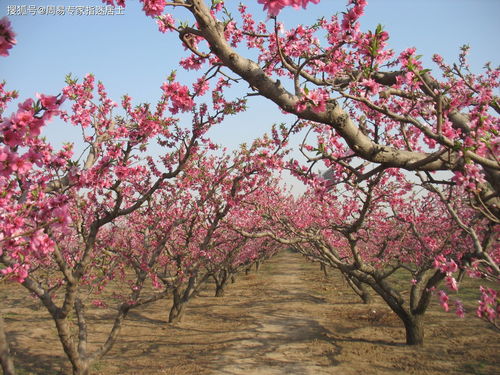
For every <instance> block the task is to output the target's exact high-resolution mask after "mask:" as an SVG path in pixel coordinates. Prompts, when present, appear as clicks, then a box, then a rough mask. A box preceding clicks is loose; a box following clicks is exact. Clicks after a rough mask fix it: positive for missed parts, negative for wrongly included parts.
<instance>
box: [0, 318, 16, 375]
mask: <svg viewBox="0 0 500 375" xmlns="http://www.w3.org/2000/svg"><path fill="white" fill-rule="evenodd" d="M0 362H1V364H2V370H3V373H4V375H15V374H16V370H15V368H14V361H13V360H12V356H11V355H10V347H9V342H8V341H7V335H6V334H5V323H4V321H3V317H2V316H1V315H0Z"/></svg>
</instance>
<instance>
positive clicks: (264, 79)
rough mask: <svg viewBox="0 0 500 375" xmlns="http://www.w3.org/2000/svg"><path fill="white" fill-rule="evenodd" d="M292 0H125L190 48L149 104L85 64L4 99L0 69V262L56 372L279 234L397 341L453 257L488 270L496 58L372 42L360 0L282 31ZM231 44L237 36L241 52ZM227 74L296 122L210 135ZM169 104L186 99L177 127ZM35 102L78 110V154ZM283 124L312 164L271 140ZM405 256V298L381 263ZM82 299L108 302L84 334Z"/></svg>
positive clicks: (493, 233)
mask: <svg viewBox="0 0 500 375" xmlns="http://www.w3.org/2000/svg"><path fill="white" fill-rule="evenodd" d="M105 2H106V3H110V4H114V3H115V1H113V0H108V1H105ZM308 2H309V1H307V0H303V1H279V0H268V1H264V0H259V3H262V4H264V6H265V9H267V10H268V12H269V17H270V20H269V21H268V22H267V23H264V22H259V23H257V22H256V21H254V19H253V16H252V15H250V14H249V13H247V11H246V8H245V6H243V5H240V6H239V7H238V12H239V14H240V17H239V19H236V18H234V17H232V16H231V14H234V12H231V9H229V10H228V9H226V6H225V4H224V2H223V1H213V2H212V3H211V4H207V3H206V2H205V1H202V0H175V1H172V2H165V1H163V0H144V1H142V3H143V5H144V11H145V13H146V14H147V15H148V16H152V17H156V19H157V23H158V25H159V28H160V31H161V32H175V33H177V34H178V35H179V37H180V39H181V41H182V43H183V45H184V47H186V49H187V51H188V54H189V55H188V56H187V57H186V58H184V59H183V60H182V61H181V62H180V64H181V65H182V66H183V67H184V68H185V69H188V70H196V71H199V72H201V73H199V76H198V77H196V78H197V79H196V80H194V81H195V82H196V83H195V84H193V86H192V87H191V88H189V87H188V86H186V85H183V84H181V83H179V82H177V80H176V77H175V75H171V76H170V77H169V78H168V80H167V81H166V82H165V83H164V84H163V85H162V92H163V95H162V97H161V98H160V100H159V101H158V104H157V106H156V108H154V109H152V107H151V106H150V105H145V104H138V105H136V106H133V105H132V99H131V98H130V97H128V96H125V97H124V98H123V100H122V103H121V108H120V109H119V110H118V108H116V107H118V106H117V104H116V103H114V102H113V101H112V100H110V99H109V98H108V96H107V94H106V91H105V89H104V86H103V85H102V84H101V83H100V82H99V83H97V84H96V82H95V81H94V78H93V76H92V75H88V76H86V77H85V79H84V80H83V82H81V83H79V82H78V81H77V80H75V79H73V78H71V77H67V86H66V87H65V88H64V89H63V90H62V93H61V94H60V95H57V96H45V95H40V96H39V97H38V98H36V99H29V100H26V101H24V102H22V103H20V104H19V107H18V109H17V111H16V112H14V113H13V114H12V115H10V116H3V112H4V110H5V108H6V106H7V104H8V103H9V102H11V101H12V100H13V99H15V98H16V96H17V93H15V92H13V91H7V90H6V88H5V85H2V86H1V92H0V94H1V100H0V103H1V108H0V109H1V112H2V116H3V117H2V124H1V126H0V141H1V142H2V148H1V149H0V174H1V180H0V185H1V187H2V196H1V197H0V207H1V224H2V226H1V232H0V244H1V248H0V262H1V264H2V266H1V267H2V268H1V274H2V276H1V277H2V278H3V279H4V280H8V281H17V282H19V283H20V284H21V285H22V286H23V287H24V288H25V289H27V291H28V292H29V293H31V294H33V295H35V296H36V297H37V298H38V299H39V300H40V301H41V303H42V304H43V306H44V307H45V308H46V310H47V312H48V313H49V314H50V316H51V317H52V318H53V320H54V323H55V325H56V328H57V332H58V336H59V339H60V341H61V344H62V347H63V349H64V352H65V353H66V355H67V357H68V359H69V361H70V362H71V365H72V368H73V373H74V374H88V373H89V371H90V370H89V369H90V365H91V364H92V363H93V362H94V361H95V360H98V359H99V358H102V356H104V355H105V354H106V353H107V352H108V351H109V350H110V349H111V347H112V345H113V344H114V343H115V342H116V340H117V339H118V337H119V330H120V327H121V326H122V324H123V322H124V319H125V318H126V317H127V314H128V312H129V311H130V310H131V309H134V308H138V307H140V306H143V305H146V304H148V303H151V302H154V301H158V300H160V299H166V298H168V299H170V300H171V304H170V305H168V308H167V306H166V313H165V316H166V319H168V321H170V322H175V321H177V320H179V319H180V318H181V317H182V314H183V311H184V309H185V306H186V304H187V303H188V301H189V300H190V299H191V298H192V297H193V296H195V295H196V293H197V292H198V291H199V288H200V287H201V286H202V285H204V283H205V282H206V281H207V280H208V279H209V278H213V279H214V280H215V284H216V287H217V294H219V295H220V294H222V293H223V288H224V285H225V283H226V282H227V280H228V279H229V278H230V275H231V274H234V273H235V272H237V271H238V270H239V269H241V267H246V266H247V265H248V264H250V263H251V262H253V261H257V260H259V259H261V258H265V257H267V256H270V255H272V254H273V253H274V252H275V251H276V250H277V249H279V248H280V247H283V245H286V246H291V247H293V248H295V249H297V250H298V251H300V252H301V253H302V254H304V255H305V256H306V257H308V258H310V259H313V260H316V261H319V262H321V263H322V264H325V265H328V266H331V267H333V268H335V269H337V270H339V271H340V272H341V273H342V274H343V275H344V276H345V277H346V279H347V280H348V281H349V283H350V285H352V286H353V289H354V291H355V292H357V293H358V294H359V295H360V296H361V297H362V298H363V299H364V300H365V301H367V300H368V299H369V295H370V291H369V290H372V291H374V292H375V293H377V294H378V295H379V296H380V297H382V299H383V300H384V301H385V302H386V303H387V305H388V306H389V307H390V308H391V309H392V310H393V311H394V312H395V313H396V314H397V315H398V317H399V318H400V319H401V320H402V323H403V324H404V326H405V328H406V342H407V343H408V344H421V343H423V332H424V329H423V315H424V313H425V311H426V309H427V307H428V306H429V302H430V300H431V297H432V295H433V294H437V295H438V296H439V299H440V301H441V304H442V305H443V307H444V308H445V309H448V308H449V307H448V304H449V301H448V296H447V294H446V292H444V291H443V290H439V291H438V289H439V288H440V284H441V282H442V281H443V280H444V281H445V284H446V285H447V287H448V288H450V289H451V290H456V289H457V288H458V284H457V279H456V278H455V276H456V275H457V274H456V272H458V271H459V272H460V273H461V274H464V273H467V274H468V275H470V276H474V277H483V278H489V279H491V280H494V281H498V275H499V267H498V261H499V258H500V251H499V245H498V222H499V205H498V202H499V196H498V191H499V188H500V185H499V178H500V177H499V176H500V174H499V173H500V164H499V162H498V159H497V155H498V149H499V141H500V139H499V136H498V131H499V128H498V117H497V114H498V112H500V109H499V106H498V98H497V97H496V96H495V95H494V90H495V89H496V88H498V78H499V71H498V70H495V69H492V68H491V67H487V68H486V70H485V72H484V74H482V75H478V76H477V75H474V74H472V73H471V72H470V71H469V70H468V66H467V64H466V60H465V52H466V51H465V50H464V51H463V54H462V55H461V56H460V61H459V63H458V64H454V65H451V66H449V65H446V64H445V63H444V62H443V61H442V59H441V58H440V57H439V56H436V57H435V58H434V60H435V62H436V64H437V65H438V68H439V69H440V71H441V72H442V77H441V78H440V80H438V77H436V76H433V75H431V73H430V71H429V70H427V69H424V68H423V67H422V64H421V63H420V61H419V59H418V56H416V55H415V51H414V50H413V49H408V50H406V51H404V52H402V53H401V54H400V55H399V56H396V55H395V54H394V52H393V51H391V50H389V49H387V48H386V44H387V40H388V35H387V33H386V32H385V31H384V30H382V28H381V27H378V28H377V29H376V30H374V31H371V32H363V31H361V28H360V24H359V17H360V16H361V15H362V14H363V9H364V7H365V6H366V2H365V1H364V0H358V1H349V2H348V8H347V11H346V12H344V13H343V14H341V15H334V16H332V17H331V18H330V19H328V20H327V19H322V20H320V21H318V23H316V24H315V25H313V26H310V27H307V26H303V25H301V26H298V27H296V28H292V29H290V30H287V31H285V30H284V27H283V25H282V24H280V23H279V22H278V20H277V17H276V16H277V15H278V13H279V11H280V9H282V8H283V7H284V6H288V5H293V6H306V5H307V3H308ZM312 2H314V3H317V2H318V1H312ZM116 3H117V4H118V5H120V6H125V1H123V0H118V1H116ZM229 5H231V4H228V6H229ZM169 8H171V9H172V10H173V11H176V12H177V11H179V12H180V11H182V12H183V17H184V18H185V15H186V13H187V14H190V15H191V16H192V17H193V20H192V22H191V23H190V22H187V23H186V22H182V23H178V22H177V21H176V20H175V18H174V16H173V15H172V14H169V13H165V11H166V10H168V9H169ZM269 26H271V27H270V28H269ZM0 36H1V38H2V39H1V43H0V47H1V48H2V50H1V53H2V55H6V54H7V51H8V48H10V47H11V46H12V45H13V44H14V42H15V41H14V36H13V34H12V31H11V30H10V27H9V24H8V21H6V20H5V19H4V20H2V22H1V24H0ZM242 47H243V48H242ZM247 48H250V49H253V50H254V51H255V53H249V54H248V56H249V57H245V56H244V54H245V53H247V52H246V50H247ZM240 51H242V52H240ZM252 58H253V59H255V60H252ZM193 74H196V73H193ZM277 78H280V79H281V80H283V82H281V81H280V80H277ZM214 82H215V83H214ZM241 82H245V83H246V86H245V90H247V87H248V85H250V89H251V90H252V93H251V94H250V95H255V94H257V95H261V96H264V97H266V98H267V99H269V100H271V101H272V102H274V103H275V104H276V105H277V106H278V107H280V108H281V109H282V110H283V111H285V112H288V113H292V114H294V115H296V116H297V118H298V121H297V122H296V123H295V124H294V125H293V126H291V127H290V128H289V129H287V128H286V127H282V128H280V129H277V128H273V131H272V135H271V136H264V137H262V138H261V139H257V140H255V141H254V142H253V143H252V144H251V145H249V146H242V147H241V149H240V150H239V151H237V152H235V153H233V154H228V153H227V152H226V151H225V150H221V149H220V148H219V147H218V146H217V145H215V144H213V143H212V142H211V141H210V140H209V139H208V138H207V136H206V133H207V131H208V130H209V129H210V127H212V126H216V124H217V123H219V122H221V121H223V120H224V118H225V117H226V116H228V115H233V114H237V113H238V112H241V111H243V110H245V108H246V99H245V98H237V99H235V100H231V101H230V100H227V99H225V97H224V92H225V90H226V88H228V87H231V86H237V85H239V84H240V83H241ZM210 94H211V95H210ZM204 102H207V103H209V104H204ZM113 111H115V112H113ZM117 111H118V112H119V115H117V114H115V113H116V112H117ZM178 112H185V113H190V114H191V116H192V123H191V126H190V127H185V126H184V125H183V124H181V123H180V120H179V119H178V118H176V117H174V116H175V115H176V114H177V113H178ZM53 118H57V119H58V121H60V122H64V123H66V124H68V125H66V126H76V127H79V128H81V130H82V134H83V138H82V140H81V144H82V145H85V147H84V151H83V152H82V153H81V154H78V155H73V146H72V145H71V144H68V145H65V146H64V147H62V149H61V150H54V149H53V147H52V146H51V145H50V144H49V143H48V142H47V141H46V140H45V139H44V138H42V137H41V132H42V129H43V127H44V126H45V124H46V123H47V122H48V121H50V120H51V119H53ZM61 126H62V125H61ZM299 130H303V131H304V132H305V133H306V134H307V136H306V139H305V140H304V142H303V145H302V148H301V151H302V153H303V154H304V156H305V157H306V158H307V160H308V162H310V164H311V166H310V167H305V166H302V165H300V163H299V162H297V161H293V160H292V161H286V158H285V157H284V156H285V155H286V150H285V149H284V148H285V147H286V143H287V138H288V136H289V133H293V132H295V131H299ZM155 143H156V144H157V146H155V148H154V147H153V145H154V144H155ZM158 149H160V150H161V151H160V152H159V153H158V156H157V157H154V156H153V154H156V153H157V152H156V151H155V152H153V150H158ZM316 163H323V164H324V165H326V167H327V168H329V170H328V173H327V174H326V175H324V176H323V177H325V178H321V177H320V176H316V175H314V173H312V172H313V170H314V169H313V166H314V165H316ZM283 168H286V169H289V170H291V171H292V173H294V174H295V175H296V176H297V177H299V178H300V179H302V180H303V181H304V183H306V184H307V185H308V186H309V189H308V191H307V192H306V193H305V194H304V195H303V196H301V197H298V198H294V197H291V196H290V195H289V194H287V193H286V192H285V191H282V190H281V189H280V188H279V184H278V181H277V180H275V171H278V170H280V169H283ZM435 171H448V173H449V176H448V175H446V174H445V175H444V177H441V175H436V174H434V172H435ZM450 172H451V173H450ZM403 271H405V272H407V273H408V275H409V276H408V280H409V281H408V288H409V293H408V297H407V298H405V297H404V295H403V294H401V293H400V291H399V290H398V288H396V287H395V285H393V283H392V281H391V277H390V276H391V275H392V274H394V273H395V272H403ZM117 285H121V287H120V288H118V287H117ZM124 286H126V287H124ZM106 288H108V289H111V292H110V293H107V294H106V293H104V292H105V290H106ZM109 294H112V295H113V298H112V299H109V298H107V297H103V296H105V295H109ZM89 304H93V305H98V306H103V307H104V306H107V305H113V306H117V308H116V310H114V311H115V318H114V323H113V326H112V328H111V329H110V332H109V335H108V338H107V340H106V341H105V342H103V343H102V345H101V346H99V347H87V340H88V337H87V334H88V325H89V324H91V322H89V321H88V319H86V316H87V314H86V310H87V309H88V307H89ZM455 304H456V310H457V313H458V314H459V315H463V307H462V305H461V303H460V301H455ZM168 309H169V312H168V313H167V311H168ZM498 313H499V307H498V300H497V292H496V291H495V290H493V289H491V288H483V289H482V290H481V301H480V305H479V307H478V310H477V314H478V316H480V317H482V318H484V319H486V320H488V321H490V322H491V323H493V324H496V323H497V317H498ZM72 316H75V317H76V319H72ZM0 323H1V324H0V328H2V329H0V354H1V359H2V366H3V369H4V372H5V373H6V374H12V373H14V369H13V364H12V360H11V358H10V356H9V355H8V343H7V342H6V340H5V335H4V334H3V321H1V320H0Z"/></svg>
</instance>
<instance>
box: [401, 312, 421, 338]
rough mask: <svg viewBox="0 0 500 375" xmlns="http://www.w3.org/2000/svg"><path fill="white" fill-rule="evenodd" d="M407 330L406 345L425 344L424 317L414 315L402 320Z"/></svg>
mask: <svg viewBox="0 0 500 375" xmlns="http://www.w3.org/2000/svg"><path fill="white" fill-rule="evenodd" d="M402 320H403V323H404V325H405V330H406V345H423V344H424V319H423V316H422V315H414V316H412V317H408V318H406V319H402Z"/></svg>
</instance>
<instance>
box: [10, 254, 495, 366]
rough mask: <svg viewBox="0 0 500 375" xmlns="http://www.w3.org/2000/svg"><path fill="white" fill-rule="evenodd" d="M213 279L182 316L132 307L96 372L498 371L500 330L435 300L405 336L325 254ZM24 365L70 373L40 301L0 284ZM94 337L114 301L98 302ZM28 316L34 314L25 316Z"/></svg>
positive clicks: (98, 337)
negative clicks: (174, 319) (217, 290)
mask: <svg viewBox="0 0 500 375" xmlns="http://www.w3.org/2000/svg"><path fill="white" fill-rule="evenodd" d="M212 295H213V288H212V286H211V285H208V286H207V289H206V290H204V291H203V292H202V293H201V294H200V296H199V297H198V298H196V299H195V300H193V301H192V303H191V304H190V305H189V306H188V309H187V312H186V315H185V317H184V319H183V321H182V322H181V323H179V324H178V325H176V326H171V325H168V324H166V323H165V321H166V317H167V312H168V302H167V301H159V302H157V303H156V304H154V305H150V306H147V307H144V308H142V309H138V310H136V311H132V312H131V314H130V316H129V318H128V319H127V321H126V323H125V326H124V328H123V330H122V333H121V337H120V339H119V341H118V343H117V344H116V345H115V346H114V348H113V349H112V350H111V352H110V353H108V355H107V356H106V357H105V358H104V359H103V360H102V361H100V362H98V363H97V364H96V365H95V366H94V373H95V374H101V375H108V374H109V375H113V374H120V375H121V374H127V375H128V374H130V375H131V374H151V375H152V374H167V375H192V374H196V375H204V374H208V375H218V374H221V375H240V374H245V375H257V374H258V375H278V374H297V375H308V374H309V375H316V374H318V375H322V374H340V375H350V374H419V375H420V374H422V375H424V374H425V375H437V374H440V375H441V374H443V373H446V374H447V375H452V374H498V373H500V358H499V356H498V353H500V350H499V349H500V344H499V340H498V338H499V335H498V333H497V332H495V331H493V330H492V329H491V328H489V327H488V325H487V324H486V323H483V322H481V321H479V320H478V319H473V318H470V319H467V320H459V319H458V318H455V317H454V316H453V315H452V314H446V313H444V312H442V311H440V310H439V308H438V307H437V306H433V307H432V308H431V311H430V312H429V313H428V315H427V319H426V323H427V325H426V344H425V345H424V346H423V347H419V348H415V347H407V346H405V345H404V329H403V328H402V324H401V323H400V322H399V320H398V319H397V317H396V316H395V315H393V314H392V313H391V312H390V311H389V310H388V309H387V308H386V307H385V306H384V305H383V304H381V303H380V302H375V303H374V304H373V305H371V306H366V305H363V304H361V303H359V302H358V300H357V298H356V297H355V296H354V295H353V293H352V292H351V291H350V290H349V289H348V287H347V286H346V285H345V284H344V282H343V281H342V279H341V278H340V277H339V276H338V275H336V274H333V273H332V274H331V275H329V276H328V277H325V276H324V275H323V274H322V272H320V270H319V267H318V265H317V264H311V263H307V262H305V261H304V260H303V258H301V257H300V256H299V255H297V254H294V253H290V252H282V253H281V254H280V255H278V256H276V257H275V258H273V259H271V260H270V261H268V262H267V263H265V264H264V265H263V266H262V267H261V269H260V270H259V272H258V273H251V274H249V275H247V276H244V275H242V276H240V277H239V278H238V280H237V282H236V283H235V284H232V285H229V286H228V288H227V291H226V295H225V296H224V297H220V298H215V297H212ZM0 296H1V298H2V300H3V301H5V302H6V303H4V304H2V305H3V306H1V307H0V309H1V310H2V311H1V312H2V314H3V315H4V318H5V321H6V324H7V329H8V332H9V338H10V340H11V342H12V347H13V351H14V355H15V361H16V365H17V367H18V368H19V374H21V375H23V374H25V375H27V374H65V373H69V371H68V370H69V367H68V365H67V363H66V360H65V358H64V355H63V353H62V348H61V346H60V344H59V342H58V341H57V338H56V332H55V328H54V327H53V323H52V322H51V321H50V319H48V318H47V314H46V313H45V311H44V310H43V308H41V307H40V305H39V303H38V302H37V301H36V300H34V299H30V297H26V293H25V292H24V291H23V290H19V293H12V288H11V289H10V291H8V290H7V289H6V288H5V286H2V287H1V288H0ZM91 315H92V317H93V321H92V325H93V326H94V327H95V328H94V330H93V332H92V335H91V344H92V343H93V344H94V345H95V344H98V343H100V342H102V340H103V334H104V333H105V332H107V330H109V328H110V317H111V311H106V310H93V311H91ZM26 317H28V318H27V319H26Z"/></svg>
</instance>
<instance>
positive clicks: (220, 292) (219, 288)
mask: <svg viewBox="0 0 500 375" xmlns="http://www.w3.org/2000/svg"><path fill="white" fill-rule="evenodd" d="M224 293H225V285H223V284H221V285H216V286H215V296H216V297H224Z"/></svg>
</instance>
